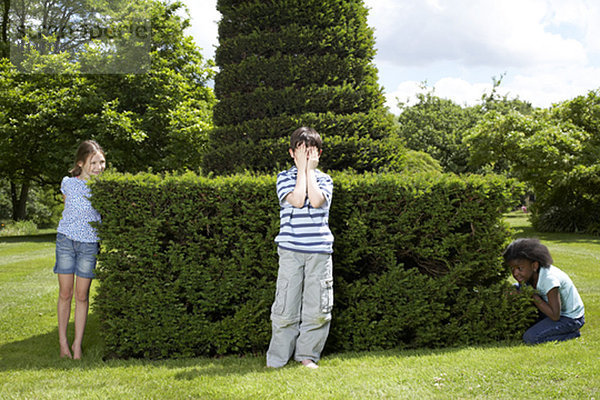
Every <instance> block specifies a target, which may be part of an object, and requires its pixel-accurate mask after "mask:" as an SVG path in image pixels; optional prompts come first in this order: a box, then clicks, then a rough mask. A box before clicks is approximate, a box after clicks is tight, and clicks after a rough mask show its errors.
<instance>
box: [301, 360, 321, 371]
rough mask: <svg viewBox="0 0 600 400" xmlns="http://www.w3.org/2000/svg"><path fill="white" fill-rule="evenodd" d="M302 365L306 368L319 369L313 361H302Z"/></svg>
mask: <svg viewBox="0 0 600 400" xmlns="http://www.w3.org/2000/svg"><path fill="white" fill-rule="evenodd" d="M302 365H304V366H305V367H306V368H310V369H317V368H319V366H318V365H317V364H315V363H314V362H313V360H302Z"/></svg>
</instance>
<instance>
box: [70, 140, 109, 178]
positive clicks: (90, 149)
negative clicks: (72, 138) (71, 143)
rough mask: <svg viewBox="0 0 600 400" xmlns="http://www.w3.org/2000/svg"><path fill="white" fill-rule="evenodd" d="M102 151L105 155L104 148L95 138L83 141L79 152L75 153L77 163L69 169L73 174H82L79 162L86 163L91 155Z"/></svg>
mask: <svg viewBox="0 0 600 400" xmlns="http://www.w3.org/2000/svg"><path fill="white" fill-rule="evenodd" d="M96 153H100V154H102V155H103V156H104V150H102V147H100V145H99V144H98V143H97V142H96V141H95V140H86V141H84V142H82V143H81V144H80V145H79V147H78V148H77V154H76V155H75V165H74V166H73V168H71V169H70V170H69V172H70V173H71V176H79V175H80V174H81V167H80V166H79V163H80V162H81V163H83V164H85V163H86V161H87V160H88V158H89V157H90V156H91V155H94V154H96Z"/></svg>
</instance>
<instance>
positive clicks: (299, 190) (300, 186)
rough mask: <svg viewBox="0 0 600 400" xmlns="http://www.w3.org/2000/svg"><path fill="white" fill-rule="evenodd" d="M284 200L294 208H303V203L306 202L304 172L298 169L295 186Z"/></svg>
mask: <svg viewBox="0 0 600 400" xmlns="http://www.w3.org/2000/svg"><path fill="white" fill-rule="evenodd" d="M285 199H286V200H287V202H288V203H290V204H291V205H292V206H294V207H296V208H302V207H304V202H305V201H306V171H301V170H300V169H298V175H297V176H296V186H295V187H294V190H292V191H291V192H290V193H289V194H288V195H287V197H286V198H285Z"/></svg>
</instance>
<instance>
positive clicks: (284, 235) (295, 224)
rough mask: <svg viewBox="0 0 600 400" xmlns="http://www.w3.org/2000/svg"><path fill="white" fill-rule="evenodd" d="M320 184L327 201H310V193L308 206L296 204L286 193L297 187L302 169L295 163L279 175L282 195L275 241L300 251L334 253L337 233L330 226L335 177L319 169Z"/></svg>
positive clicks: (318, 182)
mask: <svg viewBox="0 0 600 400" xmlns="http://www.w3.org/2000/svg"><path fill="white" fill-rule="evenodd" d="M315 175H316V178H317V185H318V186H319V189H321V192H322V193H323V196H325V202H324V203H323V204H322V205H321V207H319V208H314V207H312V206H311V205H310V200H309V199H308V196H306V200H305V202H304V206H303V207H302V208H296V207H294V206H292V205H291V204H290V203H288V201H287V200H286V197H287V195H288V194H290V192H292V191H293V190H294V187H296V177H297V176H298V169H297V168H296V167H292V168H290V169H289V170H287V171H282V172H280V173H279V174H278V175H277V197H279V205H280V206H281V209H280V211H279V217H280V218H281V222H280V225H279V235H277V237H276V238H275V242H276V243H277V244H278V246H279V247H281V248H282V249H285V250H291V251H298V252H300V253H333V234H332V233H331V231H330V230H329V207H330V205H331V196H332V194H333V181H332V180H331V177H330V176H329V175H327V174H325V173H323V172H321V171H319V170H315Z"/></svg>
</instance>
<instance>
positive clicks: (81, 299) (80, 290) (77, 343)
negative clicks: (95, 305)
mask: <svg viewBox="0 0 600 400" xmlns="http://www.w3.org/2000/svg"><path fill="white" fill-rule="evenodd" d="M76 282H77V283H76V285H75V338H74V339H73V346H72V350H73V358H74V359H76V360H79V359H81V343H82V342H83V332H84V331H85V324H86V323H87V317H88V309H89V305H90V302H89V297H90V285H91V283H92V279H90V278H82V277H80V276H78V277H77V279H76Z"/></svg>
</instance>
